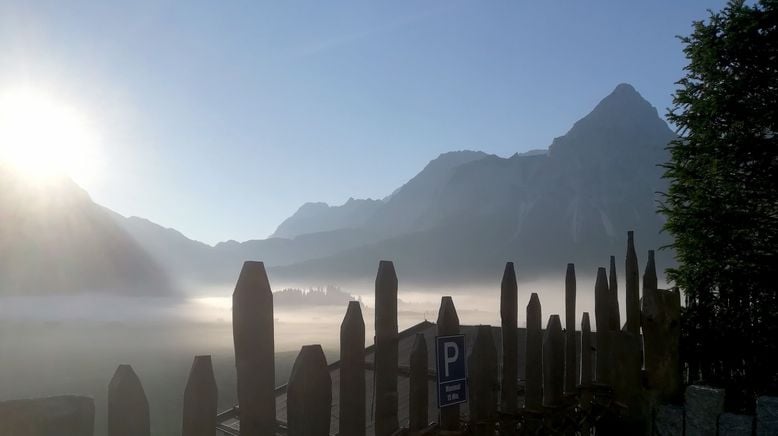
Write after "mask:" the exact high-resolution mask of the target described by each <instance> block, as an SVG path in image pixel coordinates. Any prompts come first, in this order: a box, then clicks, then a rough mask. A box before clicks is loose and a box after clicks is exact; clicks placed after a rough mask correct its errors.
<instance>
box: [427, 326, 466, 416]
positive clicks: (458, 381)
mask: <svg viewBox="0 0 778 436" xmlns="http://www.w3.org/2000/svg"><path fill="white" fill-rule="evenodd" d="M465 354H466V353H465V335H455V336H438V337H436V338H435V356H436V357H437V367H436V368H437V374H438V408H442V407H446V406H453V405H454V404H459V403H464V402H466V401H467V369H466V368H465Z"/></svg>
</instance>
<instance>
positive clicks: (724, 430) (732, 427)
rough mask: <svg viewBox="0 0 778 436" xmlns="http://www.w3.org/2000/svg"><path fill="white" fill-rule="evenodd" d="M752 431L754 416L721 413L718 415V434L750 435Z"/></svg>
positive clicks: (723, 435)
mask: <svg viewBox="0 0 778 436" xmlns="http://www.w3.org/2000/svg"><path fill="white" fill-rule="evenodd" d="M753 433H754V417H753V416H750V415H736V414H734V413H722V414H721V416H719V436H751V435H752V434H753Z"/></svg>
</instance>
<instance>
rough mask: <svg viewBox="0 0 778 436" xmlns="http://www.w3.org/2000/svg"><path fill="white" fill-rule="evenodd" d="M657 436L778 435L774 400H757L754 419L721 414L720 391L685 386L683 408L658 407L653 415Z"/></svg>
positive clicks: (678, 406)
mask: <svg viewBox="0 0 778 436" xmlns="http://www.w3.org/2000/svg"><path fill="white" fill-rule="evenodd" d="M654 434H655V435H657V436H683V435H686V436H697V435H700V436H705V435H719V436H752V435H757V436H767V435H771V436H775V435H778V397H759V399H758V400H757V406H756V416H751V415H738V414H734V413H724V390H723V389H715V388H711V387H708V386H698V385H694V386H689V387H688V388H686V393H685V395H684V404H683V406H680V405H672V404H668V405H662V406H659V407H658V408H657V409H656V413H655V415H654Z"/></svg>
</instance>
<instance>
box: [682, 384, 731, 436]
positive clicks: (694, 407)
mask: <svg viewBox="0 0 778 436" xmlns="http://www.w3.org/2000/svg"><path fill="white" fill-rule="evenodd" d="M685 397H686V436H698V435H699V436H709V435H715V434H716V426H717V425H718V421H719V415H720V414H721V413H722V412H724V389H715V388H712V387H709V386H696V385H695V386H689V387H688V388H686V395H685Z"/></svg>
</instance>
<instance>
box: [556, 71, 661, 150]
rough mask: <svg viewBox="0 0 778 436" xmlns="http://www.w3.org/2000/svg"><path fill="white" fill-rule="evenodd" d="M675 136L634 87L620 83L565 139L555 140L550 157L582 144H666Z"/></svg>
mask: <svg viewBox="0 0 778 436" xmlns="http://www.w3.org/2000/svg"><path fill="white" fill-rule="evenodd" d="M672 136H673V132H672V131H671V130H670V128H669V127H668V126H667V123H666V122H665V121H664V120H663V119H662V118H660V117H659V113H658V112H657V110H656V108H655V107H654V106H652V105H651V103H649V102H648V101H647V100H646V99H645V98H643V96H642V95H640V93H639V92H638V91H637V90H636V89H635V88H634V87H633V86H632V85H630V84H628V83H621V84H619V85H618V86H616V88H614V89H613V91H611V93H610V94H608V95H607V96H606V97H605V98H603V99H602V100H600V102H599V103H597V105H596V106H595V107H594V109H592V111H591V112H589V114H587V115H586V116H585V117H583V118H581V119H580V120H578V121H576V123H575V124H574V125H573V127H572V128H571V129H570V130H569V131H568V132H567V133H566V134H565V136H562V137H559V138H556V139H554V142H553V143H552V144H551V147H550V149H551V154H558V153H560V152H561V153H564V152H565V151H566V150H570V151H573V148H580V147H582V145H583V146H584V147H585V148H589V147H597V148H602V149H603V150H604V149H609V148H611V147H620V146H624V145H626V144H633V145H635V146H639V145H640V144H646V143H650V144H656V143H665V144H666V143H667V141H669V140H670V139H671V138H672ZM573 144H577V145H575V146H573ZM587 145H588V147H587ZM576 152H583V150H577V151H576Z"/></svg>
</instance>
